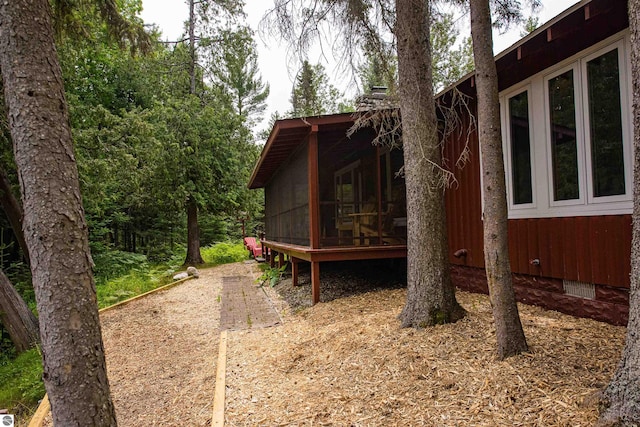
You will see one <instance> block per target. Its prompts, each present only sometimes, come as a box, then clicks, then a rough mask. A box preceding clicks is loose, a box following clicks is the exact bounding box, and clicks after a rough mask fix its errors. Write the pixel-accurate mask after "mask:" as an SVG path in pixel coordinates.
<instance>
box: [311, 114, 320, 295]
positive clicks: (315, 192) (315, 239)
mask: <svg viewBox="0 0 640 427" xmlns="http://www.w3.org/2000/svg"><path fill="white" fill-rule="evenodd" d="M308 155H309V157H308V166H309V167H308V169H309V180H308V183H309V245H310V246H311V247H312V248H313V249H317V248H319V247H320V194H319V189H320V181H319V178H318V175H319V174H318V126H317V125H313V126H312V127H311V134H310V135H309V153H308ZM311 300H312V302H313V304H317V303H319V302H320V263H319V262H318V261H311Z"/></svg>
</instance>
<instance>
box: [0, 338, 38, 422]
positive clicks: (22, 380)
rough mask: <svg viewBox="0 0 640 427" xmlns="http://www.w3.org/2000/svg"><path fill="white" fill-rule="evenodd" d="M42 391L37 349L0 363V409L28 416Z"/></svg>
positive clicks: (19, 415)
mask: <svg viewBox="0 0 640 427" xmlns="http://www.w3.org/2000/svg"><path fill="white" fill-rule="evenodd" d="M44 393H45V391H44V384H43V382H42V358H41V356H40V352H39V351H38V350H37V349H33V350H29V351H25V352H24V353H22V354H20V355H19V356H18V357H16V358H15V359H12V360H10V361H9V360H5V361H3V362H2V363H0V409H3V408H6V409H9V411H10V413H13V414H15V415H16V416H18V417H24V418H27V417H30V416H31V414H33V412H34V411H35V408H36V406H37V405H38V402H39V401H40V399H42V396H44Z"/></svg>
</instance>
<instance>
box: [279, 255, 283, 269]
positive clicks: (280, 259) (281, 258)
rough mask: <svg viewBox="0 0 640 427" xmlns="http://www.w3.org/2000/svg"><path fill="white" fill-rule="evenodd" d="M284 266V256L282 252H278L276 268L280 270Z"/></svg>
mask: <svg viewBox="0 0 640 427" xmlns="http://www.w3.org/2000/svg"><path fill="white" fill-rule="evenodd" d="M283 265H284V254H283V253H282V252H278V268H282V266H283Z"/></svg>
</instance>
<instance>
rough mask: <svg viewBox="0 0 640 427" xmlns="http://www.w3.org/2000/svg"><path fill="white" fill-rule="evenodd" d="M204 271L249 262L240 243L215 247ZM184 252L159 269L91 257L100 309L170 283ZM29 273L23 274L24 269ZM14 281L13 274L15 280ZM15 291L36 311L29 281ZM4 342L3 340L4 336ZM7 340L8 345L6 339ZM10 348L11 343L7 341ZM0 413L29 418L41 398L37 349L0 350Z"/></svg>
mask: <svg viewBox="0 0 640 427" xmlns="http://www.w3.org/2000/svg"><path fill="white" fill-rule="evenodd" d="M201 252H202V257H203V258H204V260H205V262H206V264H205V266H204V267H207V266H215V265H219V264H227V263H232V262H239V261H243V260H246V259H247V258H248V255H247V254H248V252H247V250H246V249H245V248H244V246H243V245H242V243H218V244H215V245H212V246H208V247H204V248H202V249H201ZM184 257H185V251H184V250H181V251H178V252H176V253H175V254H174V255H173V256H172V257H171V258H169V259H168V260H166V261H165V262H163V263H161V264H150V263H149V262H148V260H147V257H146V256H145V255H143V254H136V253H130V252H124V251H115V250H110V251H104V252H101V253H97V254H94V255H93V260H94V263H95V268H94V276H95V281H96V292H97V297H98V306H99V308H104V307H108V306H110V305H113V304H115V303H117V302H120V301H123V300H125V299H128V298H131V297H134V296H136V295H140V294H143V293H145V292H149V291H151V290H153V289H156V288H158V287H160V286H163V285H165V284H168V283H170V282H172V281H173V279H172V278H173V275H174V274H175V273H176V272H178V271H180V270H182V269H184V267H183V266H182V263H183V261H184ZM27 271H28V270H27ZM15 276H17V274H16V275H15ZM15 276H14V277H13V279H14V284H16V288H18V291H19V292H20V293H21V294H22V296H23V298H24V299H25V300H26V301H27V303H28V304H29V306H30V307H32V308H33V309H34V310H35V298H34V296H33V289H32V287H31V283H30V280H27V281H26V283H27V285H28V286H27V285H25V281H24V280H22V281H19V282H18V281H17V280H15V279H16V277H15ZM4 338H6V337H4ZM2 339H3V337H2V336H0V341H2ZM7 341H8V340H7ZM9 343H10V341H9ZM0 350H8V351H0V409H8V410H9V413H13V414H15V415H18V419H25V420H26V419H28V417H30V416H31V414H32V413H33V412H34V411H35V408H36V406H37V404H38V401H39V400H40V399H42V397H43V396H44V393H45V391H44V384H43V383H42V360H41V355H40V353H39V351H38V350H37V349H34V350H30V351H27V352H24V353H22V354H20V355H18V356H17V357H16V355H15V353H14V352H13V351H10V350H12V349H0Z"/></svg>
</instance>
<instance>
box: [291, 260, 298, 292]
mask: <svg viewBox="0 0 640 427" xmlns="http://www.w3.org/2000/svg"><path fill="white" fill-rule="evenodd" d="M291 283H292V284H293V286H298V258H294V257H291Z"/></svg>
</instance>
